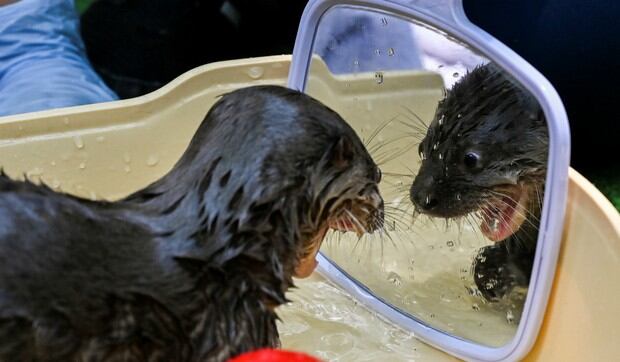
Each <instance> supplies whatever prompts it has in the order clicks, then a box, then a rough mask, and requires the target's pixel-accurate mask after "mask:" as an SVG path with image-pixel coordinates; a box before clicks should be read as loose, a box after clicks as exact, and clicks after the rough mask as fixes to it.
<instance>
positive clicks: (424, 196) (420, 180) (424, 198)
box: [409, 175, 439, 212]
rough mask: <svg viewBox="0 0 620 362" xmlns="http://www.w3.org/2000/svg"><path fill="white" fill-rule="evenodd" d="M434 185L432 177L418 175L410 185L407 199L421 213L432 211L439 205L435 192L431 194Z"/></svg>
mask: <svg viewBox="0 0 620 362" xmlns="http://www.w3.org/2000/svg"><path fill="white" fill-rule="evenodd" d="M434 183H435V179H434V177H432V176H428V177H423V176H421V175H418V176H417V177H416V179H415V180H414V181H413V184H412V185H411V189H410V190H409V198H410V199H411V202H413V204H414V205H415V206H416V207H417V208H418V209H419V210H420V211H422V212H429V211H432V210H433V209H435V208H436V207H437V206H438V205H439V199H438V197H437V195H436V194H435V192H433V186H434Z"/></svg>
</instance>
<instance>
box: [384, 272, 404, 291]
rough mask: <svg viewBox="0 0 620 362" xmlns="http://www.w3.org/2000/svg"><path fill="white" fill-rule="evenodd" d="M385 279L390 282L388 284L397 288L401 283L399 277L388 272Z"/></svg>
mask: <svg viewBox="0 0 620 362" xmlns="http://www.w3.org/2000/svg"><path fill="white" fill-rule="evenodd" d="M387 279H388V280H389V281H390V283H392V284H394V285H395V286H397V287H399V286H400V285H401V284H402V282H403V281H402V278H401V277H400V275H398V274H397V273H395V272H390V273H389V274H388V276H387Z"/></svg>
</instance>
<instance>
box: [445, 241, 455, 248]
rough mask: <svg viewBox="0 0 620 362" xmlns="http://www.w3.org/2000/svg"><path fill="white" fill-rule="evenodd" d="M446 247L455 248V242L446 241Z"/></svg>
mask: <svg viewBox="0 0 620 362" xmlns="http://www.w3.org/2000/svg"><path fill="white" fill-rule="evenodd" d="M446 245H448V247H449V248H453V247H454V241H452V240H448V241H446Z"/></svg>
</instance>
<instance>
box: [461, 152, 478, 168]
mask: <svg viewBox="0 0 620 362" xmlns="http://www.w3.org/2000/svg"><path fill="white" fill-rule="evenodd" d="M479 162H480V155H479V154H477V153H476V152H467V153H466V154H465V157H464V158H463V163H464V164H465V166H466V167H467V168H476V167H477V166H478V163H479Z"/></svg>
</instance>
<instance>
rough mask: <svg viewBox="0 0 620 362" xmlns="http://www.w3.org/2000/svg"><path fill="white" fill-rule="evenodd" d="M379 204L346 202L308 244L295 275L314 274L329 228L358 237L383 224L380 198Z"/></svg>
mask: <svg viewBox="0 0 620 362" xmlns="http://www.w3.org/2000/svg"><path fill="white" fill-rule="evenodd" d="M379 200H380V201H379V202H377V205H376V206H375V205H374V204H369V203H362V202H356V203H352V202H346V203H345V205H343V206H342V207H340V208H339V209H338V210H337V211H335V212H333V213H332V215H330V217H329V218H328V219H327V222H326V223H325V224H324V226H322V227H321V228H320V229H319V230H318V232H317V233H316V234H315V236H314V237H313V238H312V239H311V240H309V241H308V242H307V243H306V244H307V245H308V247H307V249H306V250H307V253H306V256H305V257H303V258H302V259H300V260H299V263H298V264H297V267H296V268H295V277H297V278H306V277H308V276H310V274H312V272H313V271H314V269H315V268H316V266H317V265H318V262H317V261H316V255H317V254H318V252H319V249H320V248H321V245H322V244H323V239H324V238H325V235H326V234H327V231H328V230H329V229H333V230H337V231H341V232H347V231H352V232H354V233H356V234H357V236H358V237H361V236H362V235H364V234H366V233H372V232H374V231H375V230H377V229H379V228H381V227H382V225H383V207H382V206H381V205H382V204H383V202H382V201H381V199H380V198H379Z"/></svg>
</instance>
